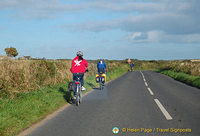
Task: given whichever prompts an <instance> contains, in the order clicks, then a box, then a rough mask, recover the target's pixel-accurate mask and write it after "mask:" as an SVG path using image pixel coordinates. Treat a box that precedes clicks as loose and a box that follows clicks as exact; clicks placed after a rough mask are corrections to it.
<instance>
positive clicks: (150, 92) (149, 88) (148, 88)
mask: <svg viewBox="0 0 200 136" xmlns="http://www.w3.org/2000/svg"><path fill="white" fill-rule="evenodd" d="M147 89H148V90H149V93H150V94H151V95H154V93H153V92H152V91H151V88H149V87H148V88H147Z"/></svg>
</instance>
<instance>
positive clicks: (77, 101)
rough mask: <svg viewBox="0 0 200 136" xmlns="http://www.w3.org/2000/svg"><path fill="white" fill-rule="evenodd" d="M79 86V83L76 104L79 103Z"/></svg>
mask: <svg viewBox="0 0 200 136" xmlns="http://www.w3.org/2000/svg"><path fill="white" fill-rule="evenodd" d="M79 89H80V88H79V86H78V85H77V90H76V106H78V105H79Z"/></svg>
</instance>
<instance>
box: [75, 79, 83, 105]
mask: <svg viewBox="0 0 200 136" xmlns="http://www.w3.org/2000/svg"><path fill="white" fill-rule="evenodd" d="M75 84H76V105H77V106H78V105H79V103H81V98H82V91H81V82H80V77H79V76H78V77H77V79H76V80H75Z"/></svg>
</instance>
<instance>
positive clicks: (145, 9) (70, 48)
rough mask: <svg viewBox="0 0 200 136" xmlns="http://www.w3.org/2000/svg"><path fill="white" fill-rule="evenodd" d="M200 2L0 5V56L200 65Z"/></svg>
mask: <svg viewBox="0 0 200 136" xmlns="http://www.w3.org/2000/svg"><path fill="white" fill-rule="evenodd" d="M199 7H200V1H199V0H1V1H0V55H5V51H4V49H5V48H8V47H15V48H16V49H17V51H18V52H19V55H18V57H21V56H22V55H25V56H32V57H33V58H43V57H45V58H47V59H72V58H74V57H75V56H76V52H77V51H79V50H81V51H83V54H84V57H85V58H86V59H126V58H133V59H142V60H154V59H155V60H171V59H200V55H199V54H200V53H199V52H200V17H199V15H200V8H199Z"/></svg>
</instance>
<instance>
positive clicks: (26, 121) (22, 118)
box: [0, 61, 128, 136]
mask: <svg viewBox="0 0 200 136" xmlns="http://www.w3.org/2000/svg"><path fill="white" fill-rule="evenodd" d="M107 64H108V65H109V72H108V78H107V79H108V81H110V80H112V79H115V78H116V77H119V76H120V75H122V74H124V73H125V72H126V71H127V69H128V68H127V65H126V64H124V63H123V62H122V61H120V62H107ZM94 70H95V71H96V64H95V63H94V62H90V73H87V74H86V79H85V87H86V88H87V91H89V90H91V89H92V88H93V87H95V86H97V85H98V84H97V83H96V81H95V74H96V72H95V71H94ZM69 80H70V79H68V80H66V81H65V82H64V83H60V84H58V85H51V86H49V87H44V86H43V87H39V88H40V89H37V90H35V91H20V92H17V93H14V94H13V96H12V97H8V96H3V97H2V98H1V99H0V108H1V111H0V136H14V135H16V134H18V133H19V132H20V131H21V130H23V129H25V128H26V127H28V126H29V125H30V124H33V123H36V122H38V121H39V120H41V119H42V118H44V117H45V116H46V115H48V114H49V113H52V112H53V111H55V110H56V109H58V108H59V107H61V106H63V105H65V104H67V103H68V101H69V98H70V96H71V93H70V92H68V86H67V85H68V81H69ZM84 93H86V91H85V92H84Z"/></svg>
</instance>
